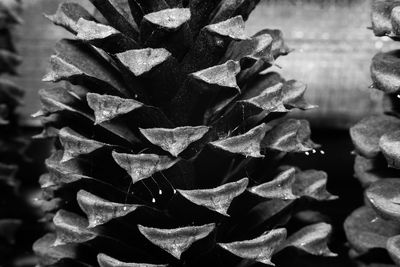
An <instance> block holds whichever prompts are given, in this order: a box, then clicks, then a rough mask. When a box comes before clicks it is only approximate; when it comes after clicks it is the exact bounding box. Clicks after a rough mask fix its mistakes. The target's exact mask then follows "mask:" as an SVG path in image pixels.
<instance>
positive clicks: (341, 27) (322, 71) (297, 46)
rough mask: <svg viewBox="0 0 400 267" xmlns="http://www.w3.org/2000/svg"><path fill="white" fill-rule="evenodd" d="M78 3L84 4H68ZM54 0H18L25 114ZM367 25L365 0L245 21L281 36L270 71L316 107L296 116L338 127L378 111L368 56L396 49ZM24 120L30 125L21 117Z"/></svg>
mask: <svg viewBox="0 0 400 267" xmlns="http://www.w3.org/2000/svg"><path fill="white" fill-rule="evenodd" d="M75 1H76V2H80V3H81V4H85V5H86V6H87V7H88V8H89V9H90V8H91V7H90V4H88V2H89V1H84V0H75ZM60 2H62V0H25V12H24V15H23V16H24V20H25V24H24V25H23V26H22V27H20V28H19V29H18V38H19V40H18V41H17V43H18V46H19V50H20V53H21V54H22V56H23V58H24V63H23V65H22V66H21V67H20V69H19V70H20V74H21V75H20V77H16V78H13V79H14V80H16V82H17V83H18V84H20V85H21V86H22V87H24V88H26V89H27V91H28V92H27V96H26V105H25V106H24V107H23V109H22V110H21V111H22V112H23V113H24V114H25V115H27V116H29V115H30V114H32V113H34V112H35V111H37V110H38V108H39V101H38V97H37V90H38V89H40V88H42V87H45V86H49V85H47V84H45V83H42V82H41V81H40V80H41V78H42V76H43V75H44V74H45V73H46V69H47V66H48V60H47V59H48V56H49V55H51V54H52V51H53V47H54V44H55V42H56V40H59V39H60V38H62V37H68V36H69V34H68V33H67V32H66V31H65V30H63V29H61V28H60V27H55V26H53V25H52V24H51V23H50V22H48V21H47V19H45V18H44V17H43V13H48V14H51V13H53V12H54V11H55V10H56V8H57V6H58V4H59V3H60ZM369 25H370V0H261V4H260V5H259V6H258V7H257V9H256V10H255V11H254V13H253V15H252V16H251V17H250V19H249V22H248V23H247V31H248V32H249V34H253V33H256V32H257V31H259V30H261V29H263V28H278V29H281V30H282V31H283V33H284V36H285V39H286V40H287V43H288V44H289V46H290V47H291V48H293V49H294V51H293V52H292V54H290V55H289V56H287V57H281V58H280V59H279V60H278V61H277V64H278V65H279V66H280V67H281V68H282V69H279V68H276V70H277V71H279V72H281V73H282V74H283V76H284V77H287V78H293V79H297V80H300V81H303V82H305V83H306V84H308V87H309V90H308V91H307V97H308V99H309V101H310V102H311V103H313V104H317V105H319V106H320V108H319V109H317V110H314V111H308V112H306V113H304V114H297V116H302V117H304V116H305V117H307V118H308V119H310V120H311V122H312V125H313V126H314V127H318V128H335V129H346V128H348V127H349V126H350V125H352V124H354V123H355V122H356V121H358V120H359V119H360V118H362V117H363V116H365V115H367V114H371V113H377V112H379V111H380V105H379V102H380V98H381V96H380V95H379V94H378V93H377V92H374V91H373V90H369V88H368V87H369V86H370V84H371V81H370V78H369V65H370V60H371V57H372V56H373V55H374V54H375V53H376V52H378V51H379V50H388V49H393V48H394V46H396V44H394V42H390V41H389V40H385V39H382V38H376V37H374V36H373V35H372V33H371V31H370V30H368V29H367V27H368V26H369ZM26 123H28V124H32V123H33V124H34V123H35V122H34V121H32V120H31V119H29V120H28V121H27V122H26Z"/></svg>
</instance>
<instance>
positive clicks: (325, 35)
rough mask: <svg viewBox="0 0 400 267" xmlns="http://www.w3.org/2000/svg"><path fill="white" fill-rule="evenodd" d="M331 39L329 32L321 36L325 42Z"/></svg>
mask: <svg viewBox="0 0 400 267" xmlns="http://www.w3.org/2000/svg"><path fill="white" fill-rule="evenodd" d="M329 37H330V35H329V33H327V32H324V33H323V34H322V35H321V38H322V39H323V40H328V39H329Z"/></svg>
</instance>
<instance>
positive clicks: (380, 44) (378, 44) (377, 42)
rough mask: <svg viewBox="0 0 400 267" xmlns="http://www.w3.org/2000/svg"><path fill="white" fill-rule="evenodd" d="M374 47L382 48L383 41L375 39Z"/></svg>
mask: <svg viewBox="0 0 400 267" xmlns="http://www.w3.org/2000/svg"><path fill="white" fill-rule="evenodd" d="M375 48H376V49H379V50H380V49H382V48H383V42H381V41H376V42H375Z"/></svg>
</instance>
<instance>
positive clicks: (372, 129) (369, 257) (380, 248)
mask: <svg viewBox="0 0 400 267" xmlns="http://www.w3.org/2000/svg"><path fill="white" fill-rule="evenodd" d="M399 11H400V1H385V0H375V1H374V2H373V10H372V26H373V27H372V29H373V32H374V34H375V35H376V36H389V37H391V38H392V39H393V40H394V41H397V40H398V39H399V36H400V32H399V30H400V28H399V24H398V23H399V21H400V13H399ZM399 55H400V50H396V51H390V52H385V53H379V54H377V55H375V56H374V58H373V59H372V65H371V76H372V80H373V88H374V89H377V90H381V91H382V92H383V93H384V94H385V95H384V99H383V102H382V103H383V108H384V111H385V114H382V115H375V116H371V117H368V118H365V119H363V120H362V121H360V122H359V123H358V124H356V125H355V126H353V127H352V128H351V130H350V134H351V137H352V139H353V143H354V146H355V148H356V154H357V155H356V160H355V165H354V169H355V176H356V178H358V179H359V180H360V182H361V184H362V185H363V187H365V197H364V198H365V206H364V207H360V208H359V209H357V210H355V211H354V212H353V213H352V214H351V215H350V216H349V217H348V218H347V219H346V221H345V223H344V228H345V231H346V235H347V238H348V241H349V243H350V245H351V247H352V251H351V255H352V257H354V258H356V259H357V260H358V261H359V262H373V263H389V264H393V262H394V263H395V264H396V265H400V253H399V251H400V250H399V249H400V243H399V240H400V209H399V203H400V202H399V200H398V198H399V195H400V194H399V193H400V191H399V190H400V189H399V188H400V179H399V178H398V177H400V172H399V168H400V154H399V151H400V118H399V115H400V114H399V107H400V99H399V98H400V67H399V66H400V64H399V63H400V58H399ZM388 254H389V255H390V258H391V259H392V260H393V261H391V260H390V258H389V256H388Z"/></svg>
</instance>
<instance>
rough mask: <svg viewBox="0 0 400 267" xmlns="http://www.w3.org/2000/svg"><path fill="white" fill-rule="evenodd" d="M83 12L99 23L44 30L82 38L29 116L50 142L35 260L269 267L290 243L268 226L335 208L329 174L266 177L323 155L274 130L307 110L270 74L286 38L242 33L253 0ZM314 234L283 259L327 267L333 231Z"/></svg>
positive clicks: (125, 2)
mask: <svg viewBox="0 0 400 267" xmlns="http://www.w3.org/2000/svg"><path fill="white" fill-rule="evenodd" d="M91 2H92V4H93V5H94V6H95V7H96V9H97V11H98V12H99V13H100V14H101V15H102V17H103V18H102V19H100V17H101V16H98V15H96V16H93V15H90V13H89V12H87V11H85V10H84V9H83V7H81V6H80V5H77V4H68V3H64V4H61V6H60V7H59V9H58V11H57V12H56V14H55V15H50V16H48V18H49V19H50V20H51V21H53V22H54V23H55V24H56V25H60V26H62V27H64V28H66V29H67V30H69V31H70V32H72V33H73V34H75V37H76V38H75V39H74V40H62V41H60V42H59V45H58V48H57V51H56V55H54V56H53V57H52V58H51V60H50V61H51V62H50V63H51V64H50V65H51V69H50V72H49V73H48V74H47V75H46V76H45V79H44V80H46V81H51V82H60V81H63V82H65V83H66V84H67V86H65V87H60V88H56V89H48V90H44V91H42V93H41V97H42V102H43V108H42V110H41V111H40V112H38V113H37V114H36V115H37V116H39V117H40V118H41V119H42V121H43V124H44V127H45V131H44V132H43V134H42V135H41V136H42V137H46V136H54V135H57V136H58V137H59V138H58V141H57V143H56V147H57V149H58V151H57V152H55V153H54V155H53V156H52V157H51V158H50V159H48V160H47V167H48V170H49V173H48V174H46V175H43V176H42V178H41V180H40V183H41V186H42V188H43V190H44V193H45V194H46V196H47V202H46V204H43V206H46V207H47V208H48V216H47V219H48V220H49V219H52V220H53V224H54V225H55V235H46V236H45V237H43V238H42V239H40V240H39V241H37V243H36V244H35V246H34V249H35V251H36V253H37V254H38V255H39V256H40V258H41V264H42V265H43V266H48V265H51V264H55V263H56V264H58V263H59V262H63V261H66V262H73V263H76V264H86V265H89V266H94V265H96V264H99V265H100V266H167V265H173V266H182V265H184V264H186V265H187V266H205V265H206V264H211V265H213V264H216V262H219V261H220V259H218V258H219V256H218V255H219V252H218V250H226V251H225V252H224V256H223V259H222V260H223V261H226V263H227V264H228V265H229V263H228V262H232V261H233V262H235V264H237V263H239V262H240V261H246V260H256V261H258V262H261V263H265V264H270V263H271V259H272V257H273V256H274V254H275V253H276V252H277V251H279V250H281V249H284V247H282V246H283V244H285V243H284V242H285V239H286V230H285V229H277V230H273V228H272V225H271V224H269V223H270V221H273V220H274V217H281V215H283V214H286V215H287V214H290V213H291V211H290V209H291V207H293V206H294V205H292V204H293V203H295V201H297V199H298V198H303V197H306V198H309V199H312V201H319V200H331V199H334V197H333V196H331V195H330V194H329V193H328V192H327V191H326V178H327V177H326V175H324V173H323V172H317V171H310V172H301V171H300V170H298V169H295V168H291V169H289V170H286V171H285V172H284V173H282V174H280V175H278V176H277V178H276V179H275V180H273V179H272V178H273V177H276V175H277V172H278V171H277V170H276V171H275V173H274V174H270V173H267V172H264V171H263V169H264V167H265V166H268V165H269V164H270V162H277V161H279V159H280V158H281V157H282V156H284V155H285V154H286V153H298V152H307V151H312V150H313V149H315V148H317V147H318V145H317V144H315V143H313V142H312V141H311V139H310V126H309V124H308V123H307V122H306V121H303V120H296V119H285V118H283V116H284V115H285V113H288V112H290V110H291V109H294V108H299V109H308V108H312V107H313V106H312V105H309V104H307V103H306V101H305V100H304V92H305V89H306V86H305V85H304V84H301V83H299V82H296V81H285V80H284V79H283V78H281V77H280V76H279V74H277V73H271V72H267V73H264V71H265V70H267V69H268V68H269V67H271V66H272V65H273V64H274V61H275V60H277V59H278V57H279V56H282V55H286V54H288V52H289V49H288V48H287V46H286V45H285V43H284V41H283V37H282V33H281V32H280V31H278V30H264V31H261V32H259V33H257V34H255V35H254V36H247V35H246V31H245V20H246V19H247V18H248V16H249V14H250V12H251V11H252V10H253V9H254V8H255V6H256V4H257V3H258V1H253V0H241V1H231V0H222V1H220V0H217V1H208V0H206V1H198V0H189V1H180V0H150V1H149V0H146V1H144V0H91ZM278 113H279V116H278V117H279V118H278V119H276V116H270V115H272V114H278ZM281 117H282V118H281ZM256 170H257V171H258V174H256ZM245 177H247V178H245ZM55 199H57V201H55ZM60 200H61V201H60ZM247 216H248V220H247ZM286 217H287V216H285V218H286ZM243 229H244V230H243ZM311 229H317V230H319V231H312V230H310V228H305V229H304V230H303V231H301V232H299V233H298V234H295V235H294V237H292V239H288V240H289V241H288V242H289V243H288V244H286V247H288V246H295V247H300V249H303V250H304V251H306V252H308V253H311V254H318V253H319V254H318V255H328V256H330V255H331V254H330V253H328V250H327V245H326V244H327V236H328V233H329V231H330V229H329V227H328V226H327V225H325V224H321V225H316V226H313V228H311ZM314 232H318V235H315V234H314ZM289 234H291V233H289ZM243 240H246V241H243ZM298 240H300V241H302V240H305V244H304V245H301V244H298V243H302V242H300V241H298ZM49 243H52V244H53V245H55V246H53V247H52V248H51V249H50V250H46V248H48V247H49V246H50V245H49ZM217 244H218V246H217ZM81 252H85V254H81ZM53 254H54V255H53ZM235 255H236V256H235Z"/></svg>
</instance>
